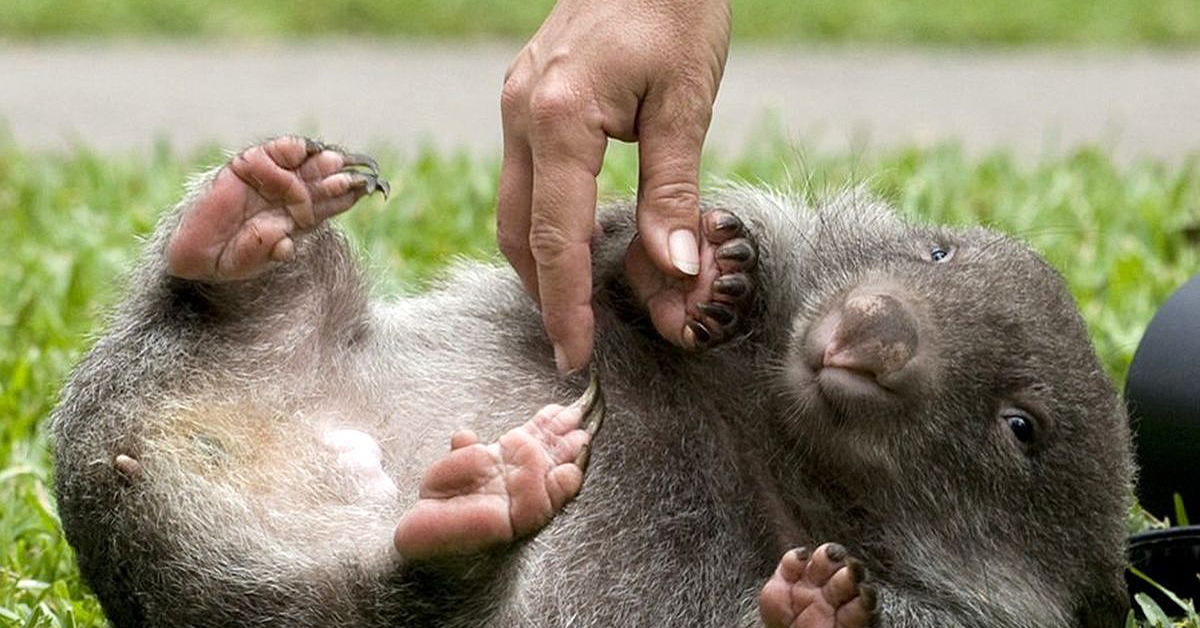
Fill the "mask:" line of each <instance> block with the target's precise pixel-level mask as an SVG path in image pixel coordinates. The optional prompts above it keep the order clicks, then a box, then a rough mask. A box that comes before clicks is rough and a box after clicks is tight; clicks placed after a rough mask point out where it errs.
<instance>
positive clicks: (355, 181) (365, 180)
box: [339, 168, 392, 200]
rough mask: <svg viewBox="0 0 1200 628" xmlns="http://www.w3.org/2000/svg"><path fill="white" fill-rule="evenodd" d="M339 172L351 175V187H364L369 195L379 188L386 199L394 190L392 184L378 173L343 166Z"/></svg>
mask: <svg viewBox="0 0 1200 628" xmlns="http://www.w3.org/2000/svg"><path fill="white" fill-rule="evenodd" d="M339 172H342V173H345V174H348V175H350V187H351V188H363V189H364V190H365V191H366V195H367V196H370V195H372V194H374V193H375V191H376V190H378V191H379V192H382V193H383V198H384V199H385V200H386V199H387V197H388V194H390V193H391V191H392V186H391V185H389V184H388V182H387V181H385V180H383V179H380V178H379V176H378V175H375V174H368V173H366V172H361V171H359V170H354V169H352V168H343V169H342V170H339Z"/></svg>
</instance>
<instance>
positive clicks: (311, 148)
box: [304, 137, 327, 155]
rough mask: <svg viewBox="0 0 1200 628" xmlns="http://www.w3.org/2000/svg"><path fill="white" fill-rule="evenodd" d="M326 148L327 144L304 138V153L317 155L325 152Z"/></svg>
mask: <svg viewBox="0 0 1200 628" xmlns="http://www.w3.org/2000/svg"><path fill="white" fill-rule="evenodd" d="M326 148H327V147H326V146H325V144H324V143H323V142H320V141H318V140H314V139H312V138H309V137H306V138H304V152H306V153H308V154H309V155H315V154H317V153H319V152H321V151H323V150H325V149H326Z"/></svg>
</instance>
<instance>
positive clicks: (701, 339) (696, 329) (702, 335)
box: [687, 320, 712, 349]
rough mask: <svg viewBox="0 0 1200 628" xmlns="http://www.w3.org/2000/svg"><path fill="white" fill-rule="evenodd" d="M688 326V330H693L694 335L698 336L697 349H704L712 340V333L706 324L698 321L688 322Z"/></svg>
mask: <svg viewBox="0 0 1200 628" xmlns="http://www.w3.org/2000/svg"><path fill="white" fill-rule="evenodd" d="M687 326H688V329H691V330H692V333H693V334H694V335H695V336H696V348H697V349H699V348H702V347H703V346H704V345H706V344H708V343H709V341H711V340H712V333H711V332H709V331H708V328H707V327H705V326H704V323H701V322H700V321H697V320H689V321H688V322H687Z"/></svg>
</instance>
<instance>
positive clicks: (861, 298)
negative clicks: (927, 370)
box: [821, 291, 918, 388]
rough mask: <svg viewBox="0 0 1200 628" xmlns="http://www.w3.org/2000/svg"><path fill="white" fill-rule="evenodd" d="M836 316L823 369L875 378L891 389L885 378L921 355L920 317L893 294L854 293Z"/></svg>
mask: <svg viewBox="0 0 1200 628" xmlns="http://www.w3.org/2000/svg"><path fill="white" fill-rule="evenodd" d="M834 316H835V317H836V318H835V320H836V327H835V328H834V329H833V334H832V339H831V340H830V341H829V344H827V345H826V346H825V351H824V354H823V355H822V359H821V365H822V367H836V368H843V369H848V370H851V371H856V372H859V373H862V374H869V375H874V376H875V379H876V381H878V382H879V383H880V385H882V386H884V387H885V388H887V387H888V383H887V379H886V377H885V376H887V375H889V374H891V373H895V372H897V371H899V370H901V369H903V368H904V367H905V366H906V365H907V364H908V363H909V362H910V361H911V360H912V359H913V356H915V355H916V353H917V340H918V332H917V330H918V323H917V318H916V316H914V315H913V313H912V311H911V309H910V308H909V307H908V306H907V305H905V304H904V302H903V301H901V300H900V299H898V298H896V297H894V296H892V295H890V294H886V293H880V292H873V291H866V292H855V293H851V295H850V296H849V297H847V298H846V300H845V301H844V302H843V303H842V306H841V307H840V308H839V309H838V312H837V313H835V314H834Z"/></svg>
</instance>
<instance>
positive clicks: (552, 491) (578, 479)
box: [546, 464, 583, 510]
mask: <svg viewBox="0 0 1200 628" xmlns="http://www.w3.org/2000/svg"><path fill="white" fill-rule="evenodd" d="M582 487H583V471H582V470H581V469H580V468H579V467H577V466H575V465H573V464H562V465H559V466H557V467H554V468H553V469H551V470H550V472H549V473H547V474H546V494H547V495H548V496H549V497H550V504H551V505H552V506H553V507H554V509H555V510H558V509H559V508H562V507H563V506H565V505H566V503H567V502H569V501H571V500H572V499H574V497H575V496H576V495H578V494H579V489H580V488H582Z"/></svg>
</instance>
